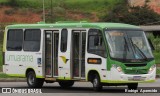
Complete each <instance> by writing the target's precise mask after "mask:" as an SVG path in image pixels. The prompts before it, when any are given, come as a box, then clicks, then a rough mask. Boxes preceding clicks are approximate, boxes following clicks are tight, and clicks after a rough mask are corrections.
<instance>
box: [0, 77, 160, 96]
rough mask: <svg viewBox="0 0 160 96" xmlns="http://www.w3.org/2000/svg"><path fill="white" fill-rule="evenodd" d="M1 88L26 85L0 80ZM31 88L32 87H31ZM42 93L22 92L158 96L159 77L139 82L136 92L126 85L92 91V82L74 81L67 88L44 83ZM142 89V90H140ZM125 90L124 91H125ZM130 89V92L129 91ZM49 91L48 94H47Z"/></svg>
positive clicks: (68, 94)
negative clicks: (147, 81) (148, 81)
mask: <svg viewBox="0 0 160 96" xmlns="http://www.w3.org/2000/svg"><path fill="white" fill-rule="evenodd" d="M2 88H12V89H13V88H14V89H27V90H28V86H27V83H26V82H0V92H2V90H1V89H2ZM32 89H33V88H32ZM40 90H41V91H42V93H43V94H23V96H30V95H34V96H37V95H38V96H39V95H40V96H44V94H45V96H50V95H52V96H54V95H57V94H58V96H75V95H78V96H106V95H107V96H137V95H138V96H139V95H140V96H151V95H154V96H160V93H159V92H160V79H157V81H156V82H155V83H141V84H139V88H138V93H136V91H137V90H127V87H126V86H120V87H114V86H112V87H108V86H105V87H103V90H102V91H101V92H94V91H93V89H92V84H91V83H89V82H76V83H75V84H74V86H73V87H71V88H68V89H63V88H61V87H60V86H59V84H58V83H44V86H43V88H42V89H40ZM141 90H142V91H141ZM147 90H152V93H150V92H145V95H144V93H143V92H144V91H147ZM153 90H155V91H156V90H157V91H158V92H153ZM125 91H126V92H125ZM131 91H132V92H131ZM46 93H47V94H46ZM48 93H49V94H48ZM9 95H11V96H21V95H22V94H2V93H0V96H9Z"/></svg>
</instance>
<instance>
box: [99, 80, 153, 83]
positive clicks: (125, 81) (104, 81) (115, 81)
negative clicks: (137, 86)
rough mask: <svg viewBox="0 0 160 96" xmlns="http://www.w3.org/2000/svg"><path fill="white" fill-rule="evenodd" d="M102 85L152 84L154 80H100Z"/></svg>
mask: <svg viewBox="0 0 160 96" xmlns="http://www.w3.org/2000/svg"><path fill="white" fill-rule="evenodd" d="M101 82H102V83H152V82H155V80H147V81H127V80H123V81H122V80H101Z"/></svg>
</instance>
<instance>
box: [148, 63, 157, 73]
mask: <svg viewBox="0 0 160 96" xmlns="http://www.w3.org/2000/svg"><path fill="white" fill-rule="evenodd" d="M155 68H156V65H155V64H154V65H153V66H151V67H150V68H149V71H148V73H151V72H152V71H153V70H154V69H155Z"/></svg>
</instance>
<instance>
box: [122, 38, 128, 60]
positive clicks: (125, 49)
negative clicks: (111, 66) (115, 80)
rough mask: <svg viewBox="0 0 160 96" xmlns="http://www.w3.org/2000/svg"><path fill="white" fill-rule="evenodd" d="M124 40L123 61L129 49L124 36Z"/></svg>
mask: <svg viewBox="0 0 160 96" xmlns="http://www.w3.org/2000/svg"><path fill="white" fill-rule="evenodd" d="M124 42H125V43H124V52H126V53H123V61H125V60H126V58H127V50H128V51H129V47H128V43H127V40H126V38H125V37H124Z"/></svg>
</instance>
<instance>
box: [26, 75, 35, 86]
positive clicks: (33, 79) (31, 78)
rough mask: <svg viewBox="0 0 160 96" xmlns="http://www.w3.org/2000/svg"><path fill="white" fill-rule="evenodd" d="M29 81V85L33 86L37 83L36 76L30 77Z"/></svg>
mask: <svg viewBox="0 0 160 96" xmlns="http://www.w3.org/2000/svg"><path fill="white" fill-rule="evenodd" d="M28 81H29V84H31V85H33V84H34V81H35V78H34V75H29V77H28Z"/></svg>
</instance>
